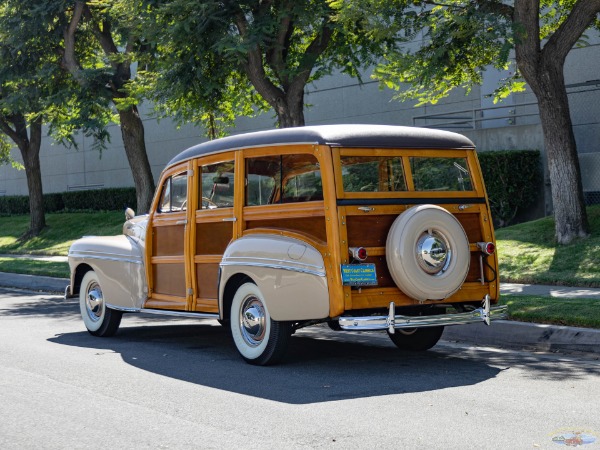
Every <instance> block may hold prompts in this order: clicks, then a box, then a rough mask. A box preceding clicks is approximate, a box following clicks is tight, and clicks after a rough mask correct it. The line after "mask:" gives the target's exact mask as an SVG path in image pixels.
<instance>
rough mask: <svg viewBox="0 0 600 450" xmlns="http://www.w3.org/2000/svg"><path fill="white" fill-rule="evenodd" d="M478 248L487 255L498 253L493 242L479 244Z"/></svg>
mask: <svg viewBox="0 0 600 450" xmlns="http://www.w3.org/2000/svg"><path fill="white" fill-rule="evenodd" d="M477 247H478V248H479V250H481V251H482V252H483V253H485V254H486V255H491V254H493V253H494V252H495V251H496V246H495V245H494V243H493V242H478V243H477Z"/></svg>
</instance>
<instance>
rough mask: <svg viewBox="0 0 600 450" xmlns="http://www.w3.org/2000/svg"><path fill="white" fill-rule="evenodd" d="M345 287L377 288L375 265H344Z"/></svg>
mask: <svg viewBox="0 0 600 450" xmlns="http://www.w3.org/2000/svg"><path fill="white" fill-rule="evenodd" d="M342 284H343V285H344V286H377V272H376V271H375V264H342Z"/></svg>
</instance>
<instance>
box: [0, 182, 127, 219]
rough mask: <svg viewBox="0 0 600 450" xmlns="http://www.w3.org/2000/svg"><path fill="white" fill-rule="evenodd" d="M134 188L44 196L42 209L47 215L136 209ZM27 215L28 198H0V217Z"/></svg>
mask: <svg viewBox="0 0 600 450" xmlns="http://www.w3.org/2000/svg"><path fill="white" fill-rule="evenodd" d="M136 206H137V204H136V195H135V189H134V188H110V189H94V190H88V191H71V192H61V193H53V194H44V209H45V211H46V212H48V213H54V212H65V211H69V212H75V211H123V210H124V209H125V208H127V207H130V208H133V209H134V210H135V209H136ZM21 214H29V197H27V196H6V197H0V216H13V215H21Z"/></svg>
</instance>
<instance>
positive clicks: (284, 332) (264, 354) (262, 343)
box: [229, 283, 291, 366]
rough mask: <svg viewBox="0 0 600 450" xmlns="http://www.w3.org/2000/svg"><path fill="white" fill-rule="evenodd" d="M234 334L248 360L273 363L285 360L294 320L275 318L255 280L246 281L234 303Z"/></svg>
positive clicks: (258, 363) (237, 292) (232, 318)
mask: <svg viewBox="0 0 600 450" xmlns="http://www.w3.org/2000/svg"><path fill="white" fill-rule="evenodd" d="M229 323H230V326H231V335H232V337H233V341H234V343H235V346H236V347H237V350H238V352H239V353H240V355H241V356H242V358H244V359H245V360H246V362H248V363H250V364H255V365H261V366H264V365H269V364H274V363H276V362H278V361H279V360H281V358H282V357H283V355H284V354H285V350H286V348H287V344H288V341H289V338H290V336H291V323H290V322H279V321H276V320H273V319H271V316H270V314H269V310H268V308H267V304H266V302H265V299H264V297H263V295H262V293H261V291H260V289H259V288H258V286H256V285H255V284H254V283H245V284H242V285H241V286H240V287H239V288H238V290H237V291H236V293H235V295H234V296H233V301H232V303H231V315H230V321H229Z"/></svg>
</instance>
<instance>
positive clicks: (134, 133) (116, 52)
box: [63, 0, 155, 212]
mask: <svg viewBox="0 0 600 450" xmlns="http://www.w3.org/2000/svg"><path fill="white" fill-rule="evenodd" d="M133 3H134V2H115V1H98V0H96V1H92V0H90V1H87V2H79V1H78V2H75V3H74V5H73V7H72V8H67V9H65V10H64V11H63V14H66V15H67V16H69V15H70V20H69V22H68V24H65V25H64V27H63V33H64V49H63V67H64V68H65V69H66V70H68V71H69V72H70V73H71V74H72V75H73V77H74V78H75V79H76V80H77V81H78V82H79V83H80V84H82V86H89V79H88V78H86V75H89V71H88V72H86V69H87V67H86V66H85V65H82V64H81V58H78V56H80V55H78V54H77V52H76V49H77V40H78V39H80V38H83V39H85V33H84V32H88V33H91V34H92V35H93V36H94V37H95V39H96V43H97V44H98V45H99V46H100V49H101V51H102V52H103V53H104V58H102V59H101V61H103V62H104V67H102V69H103V70H102V71H101V72H100V73H98V72H97V73H98V75H99V76H100V79H103V78H104V77H106V75H108V77H106V78H107V80H106V81H107V83H106V84H105V86H106V89H108V95H109V97H110V98H111V99H112V101H113V102H114V104H115V106H116V108H117V112H118V115H119V123H120V125H121V136H122V138H123V145H124V147H125V153H126V155H127V160H128V162H129V167H130V168H131V173H132V175H133V181H134V184H135V188H136V197H137V207H138V211H139V212H147V211H149V210H150V206H151V203H152V196H153V194H154V187H155V185H154V178H153V176H152V170H151V168H150V161H149V160H148V154H147V153H146V141H145V137H144V124H143V122H142V118H141V117H140V113H139V110H138V107H137V104H138V101H139V99H138V98H136V97H135V96H133V95H132V92H131V87H132V71H131V65H132V63H133V62H134V61H135V60H136V56H139V55H140V54H142V53H143V52H144V50H145V48H144V44H143V42H142V36H141V34H140V30H139V28H138V26H139V21H137V20H136V17H135V15H134V14H132V12H135V11H136V8H135V5H133ZM88 42H89V41H88ZM85 52H86V54H87V53H88V52H89V48H87V49H85ZM97 62H98V60H96V63H97ZM96 82H97V80H96Z"/></svg>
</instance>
